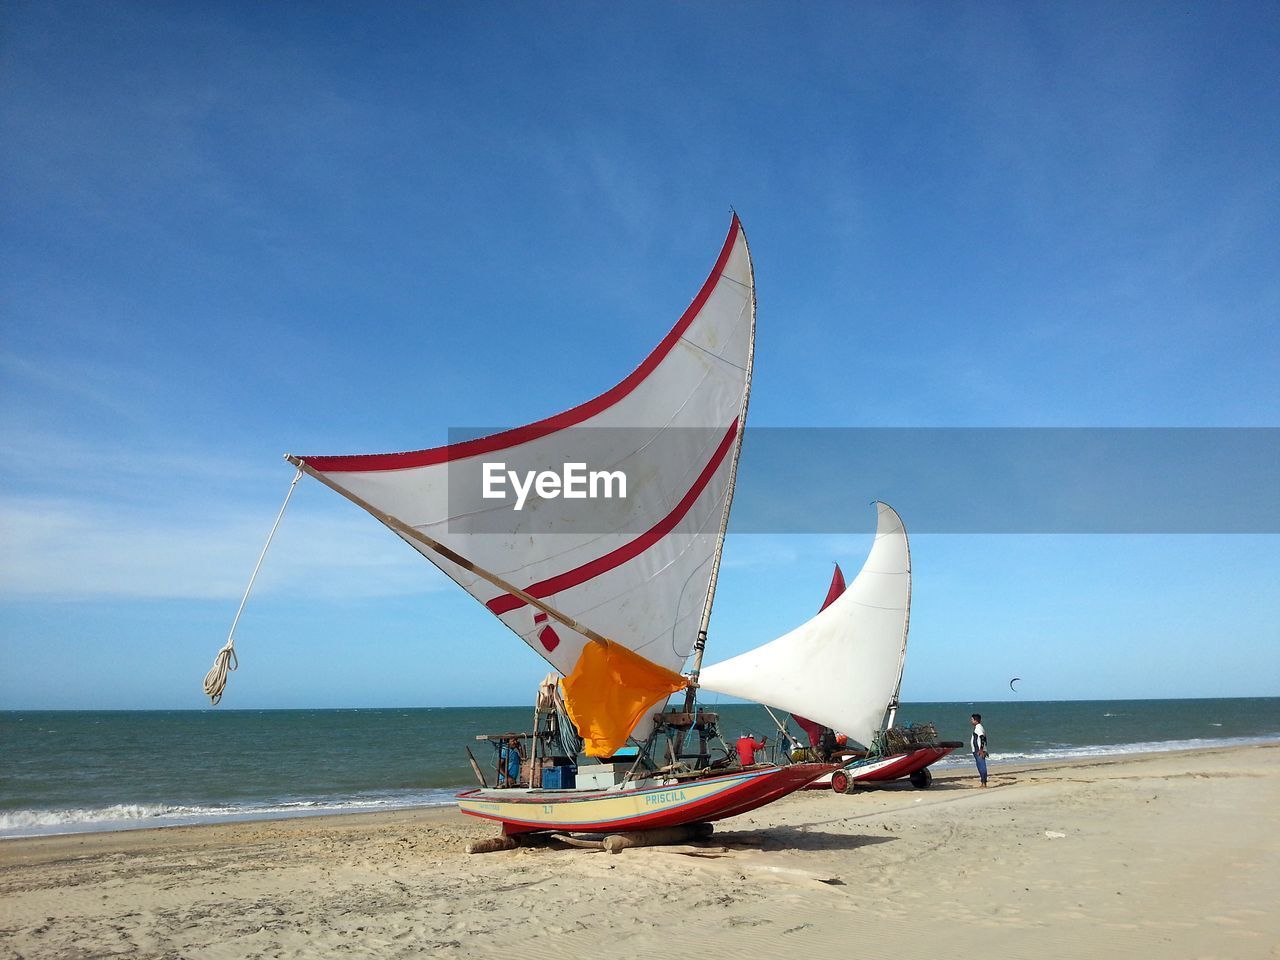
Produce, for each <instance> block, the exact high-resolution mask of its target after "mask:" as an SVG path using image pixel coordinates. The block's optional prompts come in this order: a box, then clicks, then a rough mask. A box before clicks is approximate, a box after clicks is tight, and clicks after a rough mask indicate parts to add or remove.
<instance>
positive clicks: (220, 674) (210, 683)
mask: <svg viewBox="0 0 1280 960" xmlns="http://www.w3.org/2000/svg"><path fill="white" fill-rule="evenodd" d="M301 479H302V470H301V468H299V470H298V472H297V473H295V474H294V475H293V481H292V482H291V483H290V484H289V492H288V493H286V494H285V495H284V503H282V504H280V512H279V513H278V514H276V522H275V523H273V524H272V525H271V532H270V533H268V534H267V542H266V543H264V544H263V545H262V552H261V553H260V554H258V562H257V564H256V565H255V566H254V568H253V573H251V574H250V575H249V585H248V586H247V587H245V588H244V596H243V597H241V598H240V609H238V610H237V611H236V615H235V619H233V620H232V621H231V630H230V631H229V632H228V633H227V642H226V643H225V644H224V645H223V647H222V649H221V650H219V651H218V655H217V656H216V657H214V659H213V666H212V667H210V668H209V672H208V673H206V674H205V676H204V692H205V693H206V694H208V696H209V700H210V703H211V704H212V705H213V706H215V707H216V706H217V705H218V701H219V700H221V699H222V691H223V690H225V689H226V687H227V673H228V671H231V670H235V669H236V668H237V667H239V666H240V661H239V660H238V659H237V658H236V649H235V638H236V625H237V624H238V623H239V622H240V614H242V613H244V606H245V604H246V603H248V602H249V594H250V593H251V592H252V591H253V582H254V581H255V580H257V579H258V571H259V570H261V569H262V561H263V560H265V559H266V557H267V548H268V547H270V546H271V540H272V538H273V537H275V535H276V530H277V529H279V527H280V521H281V520H283V519H284V511H285V509H286V508H287V507H288V506H289V498H290V497H292V496H293V491H294V489H295V488H296V487H297V486H298V481H299V480H301Z"/></svg>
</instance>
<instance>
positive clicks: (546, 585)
mask: <svg viewBox="0 0 1280 960" xmlns="http://www.w3.org/2000/svg"><path fill="white" fill-rule="evenodd" d="M737 435H738V421H737V420H734V421H733V424H732V426H730V427H729V429H728V431H727V432H726V433H725V435H724V438H723V439H722V440H721V441H720V445H719V446H718V447H716V451H715V453H713V454H712V455H711V459H710V460H708V461H707V465H706V466H705V467H703V468H702V473H700V474H698V479H697V480H695V481H694V484H693V486H692V487H690V488H689V491H688V493H686V494H685V495H684V497H683V498H681V500H680V502H679V503H678V504H676V506H675V509H674V510H672V511H671V512H670V513H668V514H667V515H666V516H665V517H663V518H662V519H661V520H659V521H658V522H657V523H655V524H654V525H653V526H652V527H650V528H649V529H648V530H647V531H645V532H644V533H643V534H641V535H640V536H638V537H636V538H635V539H634V540H632V541H630V542H628V543H624V544H623V545H622V546H620V547H618V548H617V549H616V550H611V551H610V552H609V553H606V554H605V555H604V556H603V557H597V558H596V559H595V560H591V561H589V562H587V563H584V564H582V566H580V567H574V568H573V569H572V570H566V571H565V572H564V573H561V574H557V575H556V576H554V577H551V578H549V579H547V580H542V581H540V582H538V583H535V584H533V585H532V586H529V587H526V588H525V592H526V593H529V594H532V595H533V596H535V597H538V598H542V597H547V596H551V595H552V594H555V593H559V592H560V591H562V590H569V589H572V588H573V587H577V586H581V585H582V584H584V583H586V582H587V581H588V580H593V579H595V578H596V577H598V576H600V575H601V574H602V573H608V572H609V571H610V570H613V569H614V568H615V567H620V566H621V565H622V564H624V563H626V562H627V561H628V560H633V559H635V558H636V557H638V556H640V554H642V553H644V552H645V551H646V550H648V549H649V548H650V547H652V546H653V545H654V544H655V543H657V542H658V541H659V540H661V539H662V538H663V537H665V536H666V535H667V534H668V533H670V532H671V531H672V530H674V529H675V526H676V524H677V523H679V522H680V521H681V520H682V519H684V516H685V514H687V513H688V512H689V510H690V509H691V508H692V507H693V504H694V502H695V501H697V499H698V497H699V496H701V495H702V491H703V490H705V489H706V488H707V484H709V483H710V482H711V478H712V477H713V476H715V472H716V470H718V469H719V467H720V464H721V463H723V462H724V458H725V457H726V456H728V454H729V451H730V450H731V449H733V441H734V439H735V438H736V437H737ZM524 605H525V604H524V601H523V600H521V599H520V598H519V597H517V596H513V595H512V594H509V593H504V594H503V595H502V596H500V597H494V598H493V599H492V600H490V601H489V602H488V603H486V604H485V606H486V607H488V608H489V609H490V610H492V611H493V612H494V613H495V614H497V615H498V616H502V615H503V614H504V613H510V612H511V611H512V610H519V609H520V608H521V607H523V606H524Z"/></svg>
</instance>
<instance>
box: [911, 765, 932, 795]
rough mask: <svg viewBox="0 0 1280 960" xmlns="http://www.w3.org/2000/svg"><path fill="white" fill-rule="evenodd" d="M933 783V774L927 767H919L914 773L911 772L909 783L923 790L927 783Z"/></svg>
mask: <svg viewBox="0 0 1280 960" xmlns="http://www.w3.org/2000/svg"><path fill="white" fill-rule="evenodd" d="M931 783H933V774H932V773H931V772H930V771H929V768H928V767H921V768H920V769H919V770H917V771H916V772H915V773H913V774H911V785H912V786H913V787H916V788H918V789H920V790H923V789H924V788H925V787H927V786H929V784H931Z"/></svg>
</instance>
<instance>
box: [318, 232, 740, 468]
mask: <svg viewBox="0 0 1280 960" xmlns="http://www.w3.org/2000/svg"><path fill="white" fill-rule="evenodd" d="M740 230H741V224H740V223H739V222H738V215H737V214H734V216H733V222H732V223H731V224H730V225H729V235H728V236H727V237H726V238H725V241H724V247H723V248H722V249H721V250H720V256H719V257H718V258H717V259H716V265H715V267H714V268H712V270H711V275H710V276H708V277H707V279H706V282H705V283H703V285H702V289H701V290H699V291H698V295H697V296H696V297H694V299H693V303H691V304H689V308H688V309H687V310H685V312H684V313H683V314H682V315H681V317H680V319H679V320H678V321H677V322H676V325H675V326H674V327H672V328H671V332H670V333H668V334H667V335H666V336H665V337H664V338H663V339H662V342H661V343H659V344H658V345H657V346H656V347H654V349H653V352H652V353H650V354H649V356H647V357H645V359H644V362H643V363H641V364H640V366H638V367H636V369H635V370H633V371H632V372H631V374H630V375H629V376H628V377H627V378H626V379H625V380H623V381H622V382H621V383H619V384H618V385H617V386H615V387H614V388H613V389H611V390H607V391H605V392H604V393H602V394H600V396H598V397H596V398H595V399H593V400H588V401H586V402H585V403H581V404H579V405H578V406H576V407H574V408H573V409H571V410H566V411H565V412H564V413H558V414H556V415H555V416H552V417H547V418H546V419H545V420H539V421H537V422H536V423H530V424H527V425H525V426H523V427H513V428H512V429H510V430H504V431H502V432H501V433H495V434H491V435H490V436H487V437H477V438H476V439H475V440H467V441H464V442H462V443H455V444H446V445H445V446H443V447H432V448H431V449H428V450H413V451H410V452H408V453H373V454H357V455H355V456H340V457H299V458H298V459H300V460H303V461H305V462H306V463H307V465H308V466H310V467H311V468H312V469H313V470H319V471H320V472H321V473H342V472H351V471H371V470H405V469H408V468H410V467H426V466H430V465H432V464H437V463H448V462H449V461H451V460H459V459H462V458H464V457H478V456H482V455H484V454H488V453H493V452H494V451H495V450H506V449H507V448H508V447H514V446H517V445H519V444H522V443H528V442H529V441H531V440H537V439H538V438H540V437H545V436H546V435H547V434H549V433H555V432H556V431H557V430H564V429H566V428H568V427H572V426H576V425H577V424H579V423H582V421H584V420H588V419H590V418H591V417H594V416H596V414H598V413H601V412H603V411H605V410H607V409H609V408H610V407H612V406H613V405H614V404H615V403H617V402H618V401H619V400H621V399H622V398H623V397H625V396H627V395H628V394H629V393H631V391H633V390H635V388H636V387H638V386H639V385H640V384H641V383H643V382H644V380H645V378H647V377H648V376H649V374H651V373H652V372H653V371H654V369H655V368H656V367H657V366H658V364H660V363H661V362H662V361H663V359H664V358H665V357H666V356H667V354H668V353H670V352H671V350H672V348H674V347H675V345H676V343H678V342H679V340H680V338H681V337H682V336H684V333H685V331H686V330H688V329H689V326H690V324H692V323H693V321H694V319H695V318H696V317H697V316H698V314H699V313H700V312H701V311H702V308H703V306H705V305H706V302H707V298H708V297H710V296H711V291H712V290H714V289H715V287H716V283H717V281H719V279H720V274H721V273H722V272H723V271H724V267H725V264H726V263H728V262H729V254H730V253H732V252H733V245H734V242H735V241H736V240H737V239H738V232H739V231H740Z"/></svg>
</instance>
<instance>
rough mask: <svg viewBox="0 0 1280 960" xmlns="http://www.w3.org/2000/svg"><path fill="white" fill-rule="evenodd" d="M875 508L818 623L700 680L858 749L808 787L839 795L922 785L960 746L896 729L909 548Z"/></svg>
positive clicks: (896, 523) (887, 509)
mask: <svg viewBox="0 0 1280 960" xmlns="http://www.w3.org/2000/svg"><path fill="white" fill-rule="evenodd" d="M875 507H876V535H875V541H874V543H873V544H872V547H871V552H870V553H869V554H868V555H867V559H866V562H865V563H864V564H863V567H862V570H861V571H859V573H858V575H857V577H855V578H854V580H853V582H852V583H850V584H849V585H848V586H847V587H846V586H845V583H844V576H843V574H842V573H841V571H840V568H839V567H836V570H835V573H834V574H833V576H832V582H831V587H830V589H829V590H828V591H827V598H826V602H825V603H823V605H822V608H821V610H819V612H818V614H817V616H815V617H814V618H813V619H811V620H810V621H808V622H807V623H805V624H803V625H801V626H800V627H797V628H796V629H795V630H793V631H791V632H790V633H788V634H786V635H785V636H782V637H779V638H778V639H777V640H774V641H773V642H772V643H767V644H765V645H764V646H762V647H758V648H756V649H754V650H750V651H748V652H747V653H744V654H742V655H740V656H737V657H734V658H732V659H730V660H726V661H724V662H723V663H719V664H714V665H712V666H709V667H707V668H706V669H705V670H703V671H702V673H701V675H700V678H699V683H700V686H701V688H702V689H703V690H712V691H715V692H718V693H723V694H728V695H730V696H735V697H742V698H744V699H747V700H755V701H757V702H759V703H764V704H767V705H769V706H772V707H777V708H779V709H781V710H786V711H789V712H790V713H791V714H792V716H793V717H796V718H797V720H798V722H800V725H801V727H803V728H805V729H806V731H807V732H809V731H814V730H816V729H818V728H820V727H826V728H829V729H830V730H832V731H835V730H838V731H840V732H841V733H843V734H845V735H846V736H847V737H849V738H851V739H853V740H856V741H857V742H858V743H861V744H863V745H864V746H865V747H866V748H867V749H866V750H862V751H852V750H850V751H847V752H846V753H845V754H844V756H842V757H841V761H842V768H841V769H839V770H836V771H833V772H832V773H829V774H825V775H822V776H820V777H816V778H814V779H813V780H812V781H810V784H808V785H809V786H817V787H825V786H831V787H832V788H833V789H835V790H836V791H837V792H840V793H843V792H846V791H847V790H850V789H852V786H853V784H854V783H857V782H866V781H872V780H894V779H897V778H899V777H911V778H912V782H913V783H914V784H916V785H917V786H928V784H929V782H931V781H932V776H931V775H930V774H929V771H928V769H927V768H928V766H929V765H930V764H932V763H935V762H936V761H938V760H940V759H942V758H943V757H945V756H946V755H947V754H949V753H950V752H951V751H952V750H954V749H955V748H956V747H958V746H960V744H959V743H958V742H949V743H940V742H938V741H937V733H936V730H934V729H933V727H932V726H930V725H921V726H920V727H906V728H899V727H895V726H894V721H895V719H896V716H897V711H898V696H899V693H900V691H901V689H902V672H903V667H904V666H905V663H906V655H907V634H908V631H909V629H910V621H911V548H910V544H909V543H908V540H907V531H906V527H905V526H904V525H903V523H902V518H901V517H900V516H898V513H897V511H895V510H894V509H893V508H892V507H891V506H889V505H888V504H887V503H876V504H875ZM811 739H812V733H811ZM814 746H817V744H814Z"/></svg>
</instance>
